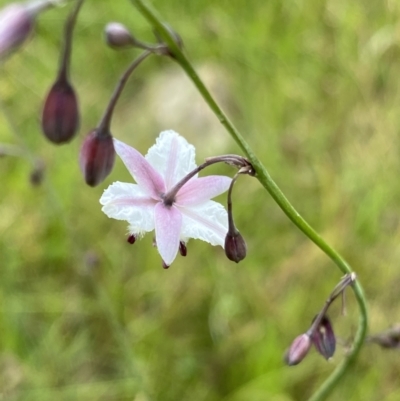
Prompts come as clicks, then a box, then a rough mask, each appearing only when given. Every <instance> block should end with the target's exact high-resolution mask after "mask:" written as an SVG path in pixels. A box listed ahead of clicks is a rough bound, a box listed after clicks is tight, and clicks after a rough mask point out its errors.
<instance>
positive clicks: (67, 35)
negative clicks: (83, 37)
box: [57, 0, 84, 81]
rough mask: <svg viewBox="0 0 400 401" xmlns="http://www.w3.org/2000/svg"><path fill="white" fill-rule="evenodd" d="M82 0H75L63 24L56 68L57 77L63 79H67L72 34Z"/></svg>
mask: <svg viewBox="0 0 400 401" xmlns="http://www.w3.org/2000/svg"><path fill="white" fill-rule="evenodd" d="M83 1H84V0H77V2H76V4H75V8H74V9H73V10H72V12H71V14H69V15H68V17H67V21H66V22H65V26H64V43H63V49H62V52H61V58H60V65H59V70H58V77H57V78H58V79H59V80H63V81H68V78H69V77H68V75H69V66H70V60H71V52H72V35H73V31H74V27H75V23H76V19H77V17H78V13H79V10H80V9H81V6H82V4H83Z"/></svg>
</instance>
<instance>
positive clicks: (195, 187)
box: [176, 175, 232, 206]
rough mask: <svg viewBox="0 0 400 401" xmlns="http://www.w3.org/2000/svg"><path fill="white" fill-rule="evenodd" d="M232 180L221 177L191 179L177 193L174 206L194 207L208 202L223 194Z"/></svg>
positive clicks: (210, 176)
mask: <svg viewBox="0 0 400 401" xmlns="http://www.w3.org/2000/svg"><path fill="white" fill-rule="evenodd" d="M231 182H232V178H230V177H225V176H223V175H209V176H207V177H201V178H192V179H191V180H190V181H188V182H187V183H186V184H185V185H184V186H183V187H182V188H181V190H180V191H179V192H178V194H177V196H176V205H181V206H195V205H199V204H201V203H204V202H205V201H208V200H210V199H212V198H214V197H216V196H218V195H220V194H222V193H223V192H225V191H226V190H227V189H228V188H229V185H230V184H231Z"/></svg>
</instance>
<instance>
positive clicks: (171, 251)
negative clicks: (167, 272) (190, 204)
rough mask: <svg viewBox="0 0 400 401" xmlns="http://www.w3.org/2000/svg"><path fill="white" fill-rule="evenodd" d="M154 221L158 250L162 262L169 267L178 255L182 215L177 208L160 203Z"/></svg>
mask: <svg viewBox="0 0 400 401" xmlns="http://www.w3.org/2000/svg"><path fill="white" fill-rule="evenodd" d="M154 220H155V230H156V243H157V249H158V252H160V255H161V258H162V260H163V261H164V262H165V264H166V265H168V266H169V265H171V263H172V262H173V261H174V259H175V257H176V255H177V253H178V249H179V241H180V234H181V228H182V214H181V212H180V211H179V210H178V209H176V208H175V207H173V206H172V207H167V206H165V205H164V204H163V203H161V202H160V203H157V205H156V207H155V208H154Z"/></svg>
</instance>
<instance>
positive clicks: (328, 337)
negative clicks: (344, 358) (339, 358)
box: [311, 316, 336, 359]
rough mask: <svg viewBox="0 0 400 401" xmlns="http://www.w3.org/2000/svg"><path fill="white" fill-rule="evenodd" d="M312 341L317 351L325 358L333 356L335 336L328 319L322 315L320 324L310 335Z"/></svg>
mask: <svg viewBox="0 0 400 401" xmlns="http://www.w3.org/2000/svg"><path fill="white" fill-rule="evenodd" d="M311 339H312V342H313V344H314V346H315V348H316V349H317V351H318V352H319V353H320V354H321V355H322V356H323V357H324V358H325V359H329V358H331V357H332V356H333V354H334V353H335V349H336V337H335V333H334V332H333V328H332V325H331V322H330V320H329V319H328V317H327V316H324V317H323V318H322V320H321V323H320V325H319V326H318V327H317V329H316V330H315V332H314V333H313V334H312V336H311Z"/></svg>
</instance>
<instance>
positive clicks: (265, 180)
mask: <svg viewBox="0 0 400 401" xmlns="http://www.w3.org/2000/svg"><path fill="white" fill-rule="evenodd" d="M131 2H132V3H133V5H134V6H135V7H136V8H137V9H138V10H139V12H140V13H141V14H142V15H143V16H144V17H145V18H146V19H147V21H148V22H149V23H150V24H151V25H152V26H153V27H154V28H155V29H156V30H157V31H158V32H159V34H160V35H161V37H162V38H163V40H164V41H165V43H166V44H167V45H168V46H169V48H170V50H171V52H172V54H173V55H174V59H175V60H176V61H177V62H178V64H179V65H180V66H181V67H182V69H183V70H184V71H185V72H186V74H187V75H188V77H189V78H190V79H191V81H192V82H193V84H194V85H195V86H196V88H197V89H198V91H199V92H200V94H201V95H202V96H203V98H204V100H205V102H206V103H207V104H208V106H209V107H210V109H211V110H212V111H213V112H214V114H215V115H216V116H217V117H218V119H219V121H220V122H221V124H222V125H223V126H224V127H225V128H226V130H227V131H228V132H229V134H230V135H231V136H232V138H233V139H234V140H235V141H236V143H237V144H238V145H239V147H240V148H241V149H242V151H243V152H244V153H245V155H246V156H247V158H248V159H249V161H250V163H251V164H252V165H253V167H254V169H255V171H256V178H257V179H258V180H259V181H260V183H261V184H262V185H263V187H264V188H265V189H266V190H267V191H268V192H269V193H270V195H271V196H272V198H273V199H274V200H275V202H276V203H277V204H278V205H279V207H280V208H281V209H282V210H283V212H284V213H285V214H286V216H287V217H288V218H289V219H290V220H291V221H292V222H293V223H294V224H295V225H296V226H297V227H298V228H299V229H300V230H301V231H302V232H303V233H304V234H305V235H306V236H307V237H308V238H309V239H310V240H311V241H313V242H314V243H315V244H316V245H317V246H318V247H319V248H320V249H321V250H322V251H323V252H325V254H326V255H328V256H329V257H330V258H331V259H332V261H333V262H334V263H335V264H336V265H337V266H338V267H339V269H340V270H341V271H342V273H344V274H346V273H351V272H352V269H351V267H350V265H349V264H348V263H347V262H346V261H345V260H344V259H343V257H342V256H341V255H340V254H339V253H338V252H337V251H336V250H335V249H333V248H332V247H331V246H330V245H329V244H328V243H326V242H325V240H324V239H323V238H322V237H321V236H320V235H319V234H318V233H317V232H316V231H315V230H314V229H313V228H312V227H311V226H310V225H309V224H308V223H307V222H306V221H305V220H304V219H303V217H301V216H300V214H299V213H298V212H297V210H296V209H295V208H294V207H293V206H292V204H291V203H290V202H289V200H288V199H287V198H286V197H285V195H284V194H283V193H282V191H281V190H280V188H279V187H278V185H277V184H276V183H275V182H274V180H273V179H272V177H271V176H270V175H269V173H268V171H267V169H266V168H265V167H264V166H263V164H262V163H261V162H260V160H259V159H258V158H257V156H256V155H255V154H254V152H253V151H252V149H251V148H250V146H249V145H248V144H247V142H246V141H245V140H244V138H243V137H242V135H241V134H240V133H239V131H238V130H237V129H236V128H235V126H234V125H233V123H232V122H231V121H230V120H229V118H228V117H227V116H226V115H225V113H224V112H223V111H222V109H221V108H220V107H219V105H218V104H217V102H216V101H215V100H214V98H213V96H212V95H211V94H210V92H209V91H208V89H207V88H206V86H205V85H204V83H203V81H202V80H201V79H200V77H199V76H198V75H197V73H196V71H195V70H194V68H193V66H192V64H191V63H190V62H189V60H188V59H187V58H186V56H185V55H184V54H183V53H182V51H181V50H180V48H179V46H178V45H177V44H176V43H175V41H174V38H173V36H172V35H171V33H170V31H169V30H168V29H167V28H166V27H165V25H164V24H163V22H162V20H161V18H160V17H159V16H158V14H157V12H156V11H155V10H153V9H152V7H151V6H150V5H148V4H147V3H146V2H145V1H144V0H131ZM352 289H353V291H354V294H355V297H356V300H357V303H358V306H359V309H360V319H359V325H358V329H357V333H356V336H355V339H354V343H353V347H352V349H351V351H350V352H349V354H348V355H347V357H346V358H345V359H344V360H343V362H342V363H341V364H340V365H339V366H338V367H337V368H336V369H335V370H334V371H333V372H332V374H331V375H330V376H329V377H328V378H327V380H325V382H323V383H322V385H321V387H320V388H319V389H317V391H316V392H315V393H314V395H312V396H311V398H310V399H309V401H321V400H324V399H326V397H327V396H328V395H329V394H330V392H331V391H332V390H333V389H334V388H335V386H336V385H337V384H338V383H339V381H340V379H341V378H342V377H343V376H344V374H345V373H346V372H347V371H348V369H349V367H350V365H351V364H352V363H353V362H354V361H355V359H356V357H357V355H358V353H359V351H360V349H361V347H362V345H363V342H364V339H365V336H366V333H367V327H368V312H367V304H366V299H365V296H364V293H363V289H362V287H361V284H360V283H359V282H358V280H356V282H355V283H354V285H353V286H352Z"/></svg>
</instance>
